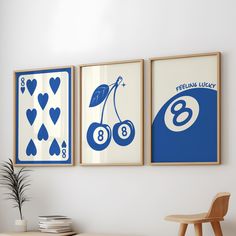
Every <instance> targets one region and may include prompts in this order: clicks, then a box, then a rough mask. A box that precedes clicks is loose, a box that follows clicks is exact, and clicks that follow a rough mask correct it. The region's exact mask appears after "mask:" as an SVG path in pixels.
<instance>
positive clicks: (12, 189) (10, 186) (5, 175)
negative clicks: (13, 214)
mask: <svg viewBox="0 0 236 236" xmlns="http://www.w3.org/2000/svg"><path fill="white" fill-rule="evenodd" d="M28 171H29V170H28V169H26V168H24V167H23V168H21V169H20V170H19V171H16V169H15V168H14V165H13V162H12V160H11V159H9V160H8V161H5V162H3V163H2V165H1V168H0V185H1V186H2V187H5V188H6V189H7V192H6V193H5V194H6V196H7V198H6V199H7V200H12V201H13V202H14V204H13V207H14V208H18V210H19V215H20V219H18V220H16V221H15V226H16V230H17V231H18V232H25V231H27V221H26V220H25V219H24V217H23V214H22V207H23V205H24V203H25V202H27V201H29V199H28V198H27V197H26V195H25V192H26V190H27V189H28V187H29V186H30V183H29V182H30V181H29V179H28V178H29V175H27V173H26V172H28Z"/></svg>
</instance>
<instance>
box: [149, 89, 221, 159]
mask: <svg viewBox="0 0 236 236" xmlns="http://www.w3.org/2000/svg"><path fill="white" fill-rule="evenodd" d="M215 161H217V91H216V90H213V89H208V88H192V89H188V90H184V91H182V92H180V93H178V94H176V95H174V96H173V97H171V98H170V99H169V100H168V101H167V102H166V103H165V104H164V105H163V106H162V108H161V109H160V110H159V112H158V113H157V114H156V116H155V119H154V121H153V123H152V162H154V163H166V162H169V163H173V162H215Z"/></svg>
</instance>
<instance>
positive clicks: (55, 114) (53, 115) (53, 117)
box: [49, 107, 61, 125]
mask: <svg viewBox="0 0 236 236" xmlns="http://www.w3.org/2000/svg"><path fill="white" fill-rule="evenodd" d="M60 114H61V110H60V108H59V107H57V108H55V109H54V108H50V110H49V115H50V117H51V120H52V122H53V123H54V125H55V124H56V123H57V121H58V119H59V116H60Z"/></svg>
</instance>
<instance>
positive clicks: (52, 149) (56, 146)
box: [49, 138, 60, 156]
mask: <svg viewBox="0 0 236 236" xmlns="http://www.w3.org/2000/svg"><path fill="white" fill-rule="evenodd" d="M49 153H50V155H51V156H53V155H54V154H55V155H57V156H59V155H60V146H59V144H58V142H57V140H56V139H55V138H54V139H53V141H52V144H51V146H50V148H49Z"/></svg>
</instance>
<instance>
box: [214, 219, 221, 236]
mask: <svg viewBox="0 0 236 236" xmlns="http://www.w3.org/2000/svg"><path fill="white" fill-rule="evenodd" d="M211 226H212V228H213V230H214V233H215V236H223V233H222V230H221V227H220V222H219V221H217V222H211Z"/></svg>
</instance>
